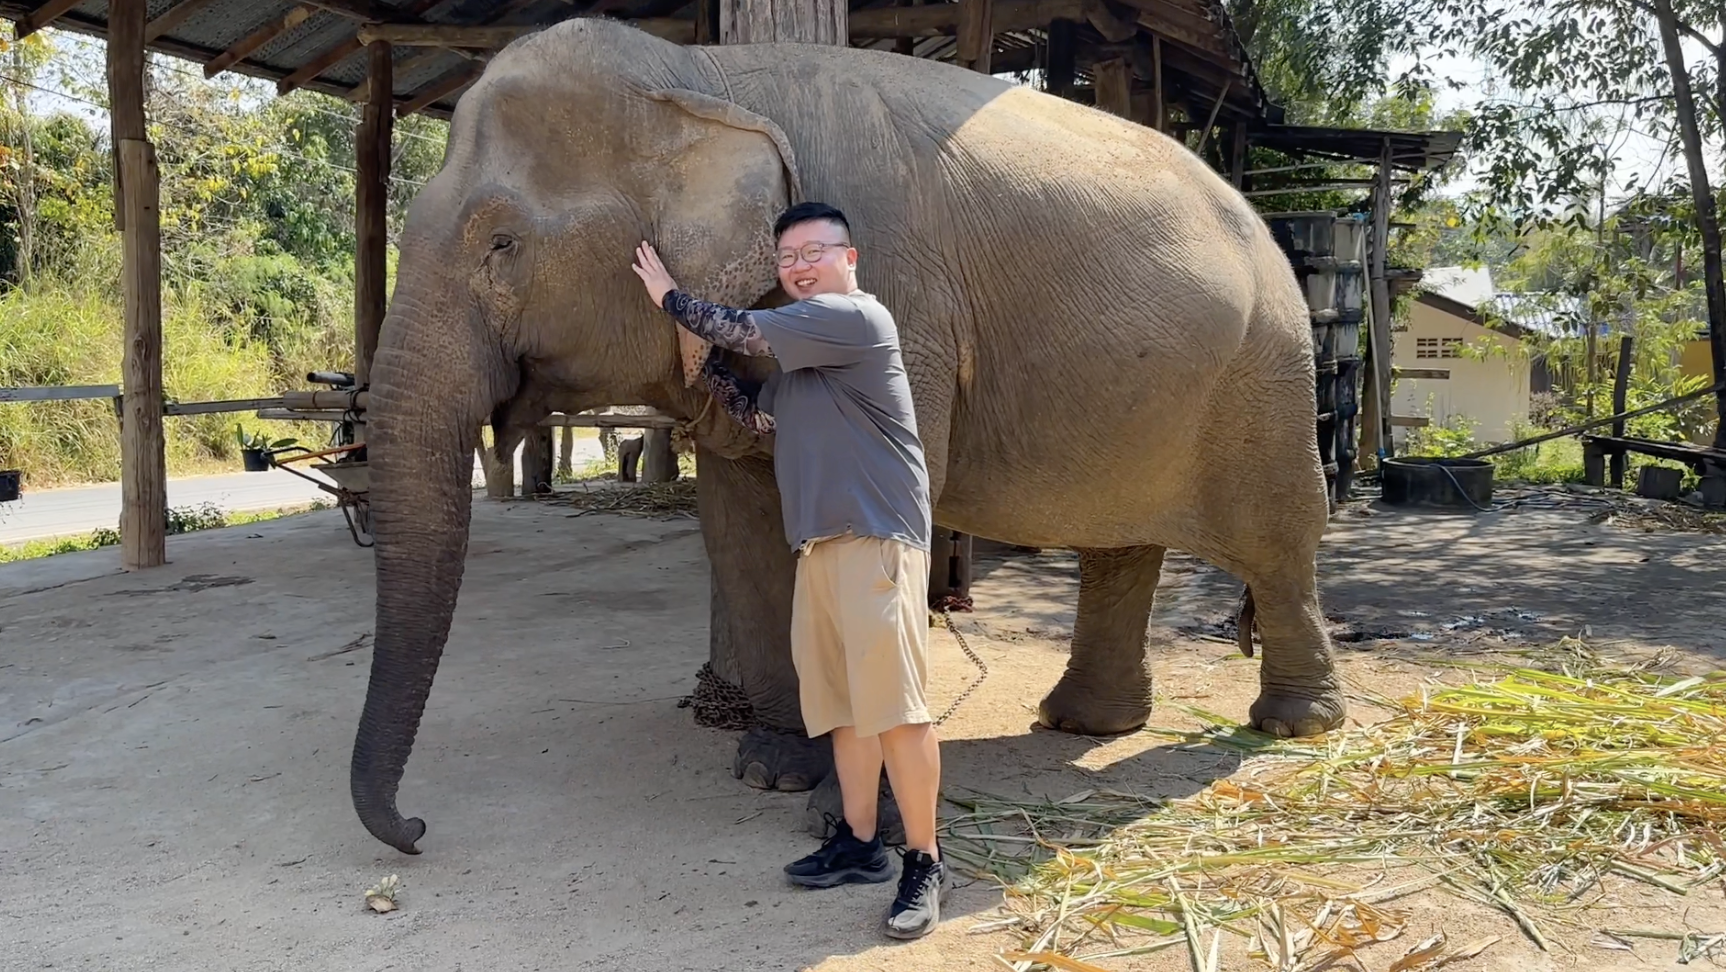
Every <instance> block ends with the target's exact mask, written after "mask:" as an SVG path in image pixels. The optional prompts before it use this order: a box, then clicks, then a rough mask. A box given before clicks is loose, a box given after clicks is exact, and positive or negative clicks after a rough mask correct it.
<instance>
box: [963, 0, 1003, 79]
mask: <svg viewBox="0 0 1726 972" xmlns="http://www.w3.org/2000/svg"><path fill="white" fill-rule="evenodd" d="M994 9H995V2H994V0H959V49H958V51H956V52H955V54H954V61H955V62H956V63H957V64H958V65H959V66H960V67H962V68H970V69H971V70H973V71H977V72H980V73H982V74H988V73H989V61H990V54H991V53H992V52H993V51H994V47H995V28H994V26H993V15H994Z"/></svg>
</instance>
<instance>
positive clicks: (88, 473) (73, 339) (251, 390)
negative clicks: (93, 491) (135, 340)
mask: <svg viewBox="0 0 1726 972" xmlns="http://www.w3.org/2000/svg"><path fill="white" fill-rule="evenodd" d="M331 303H332V304H333V303H334V301H333V298H332V300H331ZM162 304H163V306H162V317H163V320H162V330H163V337H162V353H163V383H164V388H165V390H166V393H167V395H168V397H169V399H170V400H172V401H182V402H190V401H219V400H224V399H235V398H259V397H266V396H272V395H278V394H280V393H281V392H282V391H283V390H284V389H287V388H297V387H301V386H303V385H304V383H305V382H304V379H305V374H306V372H307V371H311V370H324V369H329V368H342V367H347V366H348V362H349V361H350V360H351V359H352V354H353V352H352V348H351V343H352V338H351V336H350V335H351V334H352V330H351V326H350V325H348V324H347V323H346V321H345V319H343V318H339V317H336V316H334V315H327V316H324V317H319V318H317V319H308V320H296V321H293V322H291V326H290V322H287V321H278V322H275V324H273V325H272V327H273V329H270V328H264V329H263V331H264V333H263V334H261V335H260V334H259V333H257V330H258V329H257V328H253V327H248V326H243V325H242V324H241V323H240V322H238V321H236V320H234V319H233V316H232V313H231V309H225V305H224V304H223V299H222V298H221V297H220V296H219V295H207V294H206V293H205V292H204V291H202V290H200V289H198V288H195V287H188V288H185V289H174V288H169V289H165V290H164V292H163V295H162ZM122 323H123V315H122V314H121V309H120V307H119V305H118V303H117V300H116V299H115V297H114V295H111V294H107V293H104V292H102V291H100V290H99V289H96V288H95V287H94V285H93V284H90V285H80V286H71V285H62V284H56V283H54V282H52V281H46V282H42V283H40V284H35V285H32V286H31V287H30V288H27V289H13V290H10V291H7V292H6V293H5V294H4V295H0V386H4V387H15V386H32V385H50V386H52V385H102V384H119V383H120V361H121V352H122V349H123V346H124V342H123V341H122V334H121V330H122ZM235 418H236V416H233V415H220V414H216V415H192V416H175V417H169V418H166V419H164V421H163V432H164V437H165V440H166V442H165V444H166V452H167V462H168V472H169V475H171V476H186V475H195V474H200V473H209V472H218V471H236V470H237V469H238V468H239V443H238V442H237V441H236V440H235V436H234V421H235ZM240 418H242V419H243V420H244V422H245V424H246V425H247V426H248V427H257V428H260V429H263V428H267V429H268V430H269V434H270V435H271V436H272V437H282V436H295V437H298V438H300V439H301V440H302V441H307V442H321V441H323V439H324V438H325V437H327V436H328V435H329V427H328V426H327V425H324V424H322V423H315V422H294V423H289V422H276V421H271V422H265V421H263V420H260V419H256V418H253V417H251V416H250V415H249V414H248V415H244V416H240ZM119 468H120V428H119V422H118V420H117V419H116V417H115V415H114V407H113V403H112V402H110V401H107V400H94V401H74V402H29V403H8V404H5V405H0V469H23V470H24V471H25V476H26V485H27V488H33V489H47V488H52V487H55V486H65V485H73V484H80V483H100V482H111V481H113V480H115V479H116V478H118V475H119Z"/></svg>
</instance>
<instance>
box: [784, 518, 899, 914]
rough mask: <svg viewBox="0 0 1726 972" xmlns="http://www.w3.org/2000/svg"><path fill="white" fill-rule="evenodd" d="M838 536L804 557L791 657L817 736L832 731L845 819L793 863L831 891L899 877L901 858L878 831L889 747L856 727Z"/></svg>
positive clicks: (808, 882) (805, 881)
mask: <svg viewBox="0 0 1726 972" xmlns="http://www.w3.org/2000/svg"><path fill="white" fill-rule="evenodd" d="M833 543H834V541H826V542H823V543H818V544H816V545H815V546H814V547H813V548H812V549H811V550H810V551H809V552H807V553H805V554H803V555H802V556H800V557H799V558H798V560H797V582H796V588H795V589H794V592H793V594H792V599H791V660H792V664H793V665H794V666H795V667H796V670H797V681H798V697H799V704H800V705H801V706H802V710H803V724H804V726H805V727H806V729H807V731H808V732H809V734H810V735H811V736H820V735H822V734H831V736H832V737H833V762H834V770H835V772H836V773H837V775H838V777H839V787H840V797H841V800H842V802H843V807H844V814H845V818H844V819H843V820H839V821H836V822H835V823H834V826H833V833H832V835H831V836H829V837H828V838H827V839H826V840H825V841H823V842H822V844H821V847H820V848H819V849H817V850H816V851H815V852H814V853H812V854H809V855H807V856H805V857H802V858H800V859H798V860H796V861H793V862H791V863H790V864H788V865H786V867H785V873H786V874H787V875H788V876H789V877H790V878H791V880H792V882H793V883H795V884H800V885H803V886H804V887H810V888H830V887H834V886H835V885H839V884H845V883H848V882H853V881H856V882H862V883H870V884H873V883H877V882H881V881H887V880H891V879H892V877H893V863H892V861H891V860H890V859H889V858H888V856H887V848H886V847H885V846H884V845H883V844H882V842H881V838H880V836H879V835H878V834H876V833H875V824H876V820H875V818H876V803H875V801H876V793H877V792H878V789H879V784H880V780H881V746H880V743H879V741H878V740H876V739H875V738H874V737H873V736H871V737H867V738H859V737H858V736H857V734H856V732H854V731H853V730H852V723H853V721H854V720H853V717H852V711H851V702H850V697H851V690H850V686H849V684H848V681H847V677H848V673H847V671H846V662H845V646H844V641H843V640H842V638H841V634H840V628H839V623H838V617H837V615H836V613H835V600H834V594H835V592H836V590H837V584H836V576H835V571H834V565H833V556H834V554H833V548H832V544H833Z"/></svg>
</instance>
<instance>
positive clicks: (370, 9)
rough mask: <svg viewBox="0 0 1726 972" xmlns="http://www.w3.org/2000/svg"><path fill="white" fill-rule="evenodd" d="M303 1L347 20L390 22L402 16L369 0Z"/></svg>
mask: <svg viewBox="0 0 1726 972" xmlns="http://www.w3.org/2000/svg"><path fill="white" fill-rule="evenodd" d="M305 3H306V5H307V6H312V7H317V8H318V9H319V10H328V11H329V12H330V13H333V14H337V15H339V16H342V17H346V18H348V19H349V20H360V21H365V22H368V23H371V22H376V23H390V22H392V21H395V20H398V19H400V18H401V16H402V15H401V14H400V13H398V12H397V11H394V10H391V9H390V8H388V7H386V6H384V5H383V4H381V3H372V2H371V0H305Z"/></svg>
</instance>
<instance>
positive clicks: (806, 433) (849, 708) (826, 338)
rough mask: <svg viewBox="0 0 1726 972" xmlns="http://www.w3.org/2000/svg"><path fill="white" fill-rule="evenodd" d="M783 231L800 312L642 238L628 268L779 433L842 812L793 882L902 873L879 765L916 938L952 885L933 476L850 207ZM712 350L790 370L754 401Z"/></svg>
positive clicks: (781, 241) (799, 594)
mask: <svg viewBox="0 0 1726 972" xmlns="http://www.w3.org/2000/svg"><path fill="white" fill-rule="evenodd" d="M773 233H774V236H775V238H776V239H777V241H778V257H779V283H780V285H781V286H783V287H784V289H785V292H786V293H787V294H788V295H790V296H791V297H792V298H793V301H794V302H793V303H791V304H789V305H786V306H784V307H780V308H776V309H773V310H743V309H739V308H734V307H723V306H720V305H718V304H712V303H708V302H705V301H701V300H698V299H696V298H694V297H692V296H691V295H689V294H686V293H683V292H682V291H679V290H678V289H677V283H676V281H674V280H672V279H671V276H670V274H668V273H667V272H666V270H665V267H664V265H663V264H662V263H660V260H659V256H658V254H656V253H655V252H654V250H653V247H652V246H650V245H649V244H647V243H646V242H643V243H642V244H641V246H640V247H639V248H638V249H637V251H636V263H635V268H634V269H635V272H636V274H637V275H638V276H640V277H641V280H642V282H643V284H645V285H646V287H647V294H648V297H649V298H650V299H651V300H652V301H653V302H654V304H655V305H656V306H658V307H660V308H662V309H663V310H665V311H666V312H667V313H669V314H670V315H671V316H672V317H673V318H674V319H676V321H677V322H678V323H679V324H681V325H682V326H683V327H685V328H687V329H688V330H689V331H690V332H691V333H693V334H695V335H696V336H698V337H700V338H702V339H703V340H706V341H708V342H710V343H712V344H713V345H715V348H716V350H715V352H714V353H713V355H712V356H710V358H709V360H708V365H707V369H706V374H707V379H708V383H709V386H710V387H711V388H712V389H713V391H714V394H715V395H716V397H717V398H718V399H719V401H720V403H721V404H722V405H724V406H725V407H726V410H727V411H728V412H729V413H730V414H731V415H732V416H733V417H735V418H736V419H737V420H738V421H739V422H742V423H743V424H744V425H746V426H748V427H750V428H753V429H755V430H757V431H761V432H766V431H774V432H776V434H777V439H776V443H775V448H774V471H775V475H776V478H777V480H778V484H779V494H780V501H781V503H782V504H783V507H784V511H785V534H786V539H787V541H789V542H790V544H791V546H792V548H793V549H795V550H797V551H798V558H797V579H796V593H795V595H794V598H793V602H792V609H791V657H792V662H793V664H794V665H795V666H796V668H797V677H798V682H799V684H800V692H799V694H800V699H799V701H800V703H801V706H802V710H803V721H804V724H805V727H806V729H807V731H808V733H809V735H810V737H811V738H814V737H817V736H820V735H821V734H823V733H829V732H830V733H832V736H833V760H834V764H835V768H836V770H837V772H838V774H839V788H840V792H841V795H842V801H843V804H844V814H845V818H844V819H843V820H838V821H831V822H832V824H833V826H834V830H835V833H834V834H833V835H832V836H831V837H829V838H828V839H827V840H826V841H825V842H823V843H822V845H821V847H820V849H819V850H817V851H815V852H814V853H812V854H810V855H809V856H807V857H804V858H802V859H800V860H797V861H794V862H793V863H791V864H789V865H787V866H786V868H785V871H786V873H787V874H788V875H790V878H791V880H792V881H793V882H795V883H797V884H800V885H804V886H806V887H818V888H820V887H834V886H836V885H839V884H844V883H846V882H851V881H856V882H864V883H876V882H881V881H886V880H889V879H890V878H891V877H892V866H891V864H890V862H889V860H888V857H887V852H886V848H885V847H884V846H883V845H882V841H881V837H880V835H879V834H877V833H876V832H875V831H876V819H875V817H876V809H877V800H878V797H877V794H878V785H879V783H880V779H881V768H882V764H883V762H885V765H886V768H887V778H888V780H889V781H890V782H891V783H892V785H893V792H894V795H895V796H896V797H897V798H898V801H899V809H900V813H901V815H902V816H903V818H904V822H905V843H906V849H905V851H904V852H903V854H902V857H903V868H902V871H901V874H900V877H899V889H898V894H897V895H896V897H895V898H894V901H893V905H892V908H891V909H890V910H889V912H888V916H887V923H886V924H887V933H888V934H889V935H892V936H893V937H895V938H916V937H920V936H922V935H924V934H927V933H928V932H929V931H930V930H931V929H933V928H934V927H935V925H936V923H937V922H939V921H940V915H941V910H940V899H941V895H942V893H943V891H944V890H945V889H946V888H947V886H948V885H949V883H950V877H949V874H948V871H947V866H946V864H945V863H944V862H942V861H941V859H940V858H941V855H940V848H939V847H938V846H937V845H936V842H935V805H936V800H937V796H938V792H939V789H940V777H941V757H940V752H939V749H938V747H937V743H936V738H935V727H934V725H933V722H932V720H931V719H930V717H929V710H928V706H927V704H926V702H925V699H924V691H925V688H926V685H927V674H928V673H927V662H928V658H927V654H928V651H927V650H928V631H929V627H928V625H929V623H928V615H927V610H928V605H927V603H926V601H927V598H928V587H929V541H930V532H931V525H930V501H929V473H928V469H927V468H926V467H925V465H924V458H923V444H922V441H921V440H920V439H919V438H918V435H917V422H916V418H915V415H914V413H913V409H912V404H911V386H910V383H909V381H908V380H907V378H906V374H905V366H904V363H903V361H902V360H901V356H900V350H899V334H898V330H897V327H896V325H895V324H894V321H893V316H892V315H891V314H890V313H888V311H887V309H886V308H885V307H883V306H881V304H880V303H879V302H878V301H876V300H875V298H874V297H873V296H871V295H869V294H867V293H864V292H863V291H862V290H861V289H859V288H858V286H857V250H856V249H855V248H854V247H853V246H852V245H851V242H850V235H851V234H850V224H849V223H848V222H847V221H846V219H845V215H844V213H841V212H840V211H839V210H837V209H835V208H833V207H832V206H828V205H824V204H821V203H802V204H799V205H797V206H793V207H792V208H791V209H789V210H787V211H786V212H785V213H784V215H782V216H780V217H779V219H778V220H777V221H776V223H775V225H774V227H773ZM718 348H724V349H726V350H729V351H733V352H736V353H738V354H744V355H770V356H772V357H774V358H776V359H777V360H778V363H779V368H780V373H779V374H778V375H776V376H775V377H774V379H773V380H772V381H771V382H769V385H768V387H767V388H765V389H763V390H762V391H761V399H762V400H761V401H760V402H759V403H758V402H757V400H756V398H755V395H754V394H753V390H752V389H747V388H744V387H742V386H741V384H740V383H739V382H738V381H737V380H736V379H735V377H734V376H732V375H731V374H730V373H729V372H728V371H726V370H725V369H724V368H723V367H722V366H721V365H720V364H719V362H718V356H719V354H718V350H717V349H718ZM763 410H765V411H767V412H770V413H772V414H771V418H769V417H768V416H767V415H764V414H762V412H763Z"/></svg>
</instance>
